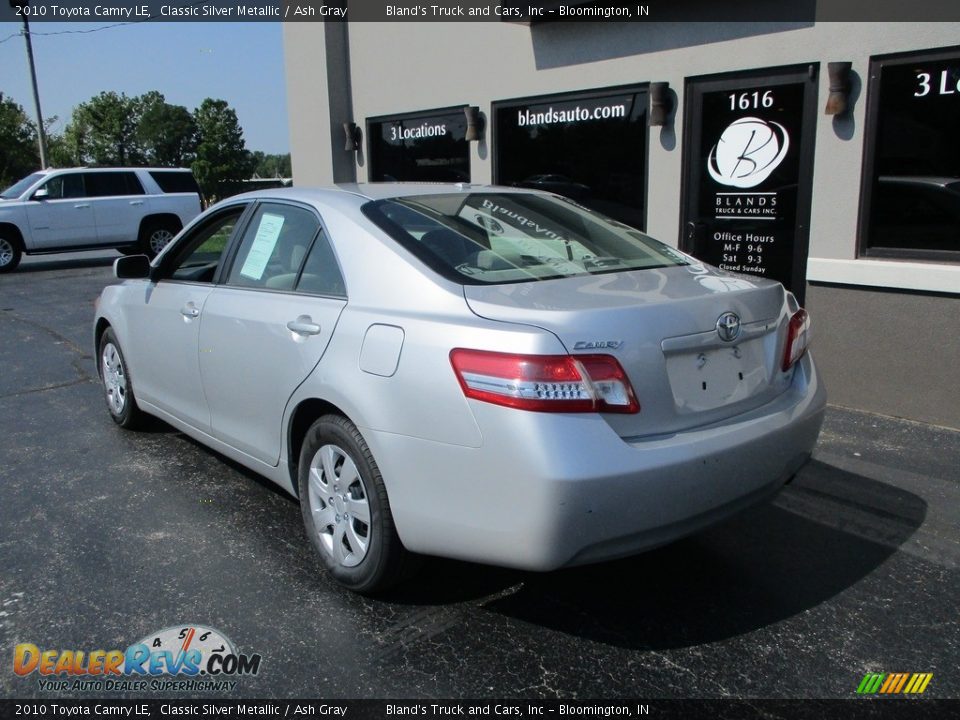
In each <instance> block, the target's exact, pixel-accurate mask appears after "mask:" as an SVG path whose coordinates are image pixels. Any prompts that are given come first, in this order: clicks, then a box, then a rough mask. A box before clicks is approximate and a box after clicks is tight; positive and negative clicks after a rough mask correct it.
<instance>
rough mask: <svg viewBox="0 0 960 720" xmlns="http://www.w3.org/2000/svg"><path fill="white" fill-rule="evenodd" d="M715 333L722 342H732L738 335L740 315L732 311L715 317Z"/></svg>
mask: <svg viewBox="0 0 960 720" xmlns="http://www.w3.org/2000/svg"><path fill="white" fill-rule="evenodd" d="M717 335H719V336H720V339H721V340H723V341H724V342H733V341H734V340H736V339H737V338H738V337H740V317H739V316H738V315H737V314H736V313H732V312H725V313H724V314H723V315H721V316H720V317H719V318H718V319H717Z"/></svg>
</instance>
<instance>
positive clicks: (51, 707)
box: [0, 698, 960, 720]
mask: <svg viewBox="0 0 960 720" xmlns="http://www.w3.org/2000/svg"><path fill="white" fill-rule="evenodd" d="M84 716H95V717H118V718H136V719H147V718H189V717H196V718H211V717H223V718H243V717H270V718H349V720H381V719H382V720H387V719H390V720H392V719H393V718H399V717H412V718H430V719H431V720H433V719H440V718H453V717H460V718H464V717H478V718H479V717H485V718H492V719H493V718H511V719H514V720H527V719H529V718H550V719H551V720H554V719H555V718H564V720H568V719H570V720H572V719H574V718H576V719H578V720H579V719H582V718H591V719H593V718H611V717H617V718H637V719H638V720H643V719H644V718H656V719H657V720H664V719H667V718H671V719H672V718H678V719H679V718H682V719H683V720H698V719H699V718H710V719H711V720H712V719H714V718H717V719H723V720H726V719H729V720H739V719H740V718H758V719H759V718H763V719H764V720H777V719H778V718H785V719H786V718H791V719H792V718H811V720H813V719H816V720H826V719H828V718H844V720H857V719H858V718H910V719H912V718H917V719H918V720H919V718H930V717H958V716H960V700H933V699H923V698H896V699H895V698H857V699H851V700H640V699H631V700H616V701H609V700H229V701H225V700H200V699H193V700H180V699H177V700H46V699H44V700H22V701H21V700H0V718H30V717H34V718H74V717H84Z"/></svg>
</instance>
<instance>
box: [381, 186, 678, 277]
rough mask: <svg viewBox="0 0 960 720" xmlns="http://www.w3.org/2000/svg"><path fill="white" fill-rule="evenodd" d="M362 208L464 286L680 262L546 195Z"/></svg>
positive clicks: (406, 201) (658, 246) (399, 201)
mask: <svg viewBox="0 0 960 720" xmlns="http://www.w3.org/2000/svg"><path fill="white" fill-rule="evenodd" d="M363 212H364V214H366V215H367V217H369V218H370V219H371V220H372V221H373V222H374V223H376V224H377V225H378V226H379V227H380V228H381V229H383V230H384V231H386V232H387V233H388V234H389V235H390V236H391V237H392V238H393V239H394V240H396V241H397V242H399V243H400V244H401V245H403V246H404V247H405V248H407V249H408V250H410V251H411V252H412V253H413V254H414V255H416V256H417V257H418V258H420V259H421V260H422V261H423V262H424V263H426V264H427V265H428V266H430V267H432V268H433V269H434V270H436V271H437V272H439V273H440V274H441V275H444V276H445V277H447V278H448V279H451V280H453V281H455V282H458V283H462V284H465V285H482V284H500V283H514V282H530V281H535V280H550V279H553V278H560V277H569V276H574V275H595V274H603V273H611V272H623V271H625V270H640V269H649V268H655V267H666V266H670V265H685V264H687V259H686V257H685V256H684V255H682V254H681V253H678V252H677V251H676V250H674V249H673V248H670V247H668V246H667V245H664V244H663V243H660V242H658V241H656V240H654V239H653V238H651V237H649V236H647V235H645V234H644V233H642V232H640V231H639V230H635V229H634V228H631V227H629V226H627V225H624V224H622V223H620V222H617V221H615V220H611V219H610V218H607V217H604V216H603V215H600V214H599V213H596V212H593V211H591V210H588V209H587V208H585V207H582V206H580V205H578V204H577V203H575V202H573V201H572V200H567V199H563V198H557V197H551V196H546V195H539V194H533V193H471V194H466V193H451V194H442V195H424V196H416V197H404V198H395V199H393V200H379V201H374V202H370V203H367V204H366V205H364V206H363Z"/></svg>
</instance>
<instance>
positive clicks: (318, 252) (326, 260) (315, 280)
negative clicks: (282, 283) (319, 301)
mask: <svg viewBox="0 0 960 720" xmlns="http://www.w3.org/2000/svg"><path fill="white" fill-rule="evenodd" d="M297 292H302V293H310V294H312V295H333V296H335V297H346V296H347V288H346V285H345V284H344V282H343V275H342V274H341V272H340V267H339V266H338V265H337V258H336V257H335V256H334V254H333V248H331V247H330V242H329V241H328V240H327V235H326V233H325V232H323V230H320V234H319V235H317V239H316V240H315V241H314V243H313V247H312V248H310V253H309V254H308V255H307V261H306V262H305V263H304V264H303V271H302V272H301V273H300V279H299V280H298V281H297Z"/></svg>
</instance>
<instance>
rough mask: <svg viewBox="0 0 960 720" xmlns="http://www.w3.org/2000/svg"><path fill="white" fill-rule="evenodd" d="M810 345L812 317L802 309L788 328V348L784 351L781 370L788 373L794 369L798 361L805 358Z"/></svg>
mask: <svg viewBox="0 0 960 720" xmlns="http://www.w3.org/2000/svg"><path fill="white" fill-rule="evenodd" d="M809 344H810V316H809V315H808V314H807V311H806V310H803V309H802V308H801V309H800V310H797V312H795V313H794V314H793V317H792V318H790V324H789V325H788V326H787V346H786V347H785V348H784V351H783V362H782V363H781V365H780V369H781V370H783V371H784V372H786V371H787V370H789V369H790V368H792V367H793V366H794V365H795V364H796V362H797V360H799V359H800V358H802V357H803V354H804V353H805V352H806V351H807V346H808V345H809Z"/></svg>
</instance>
